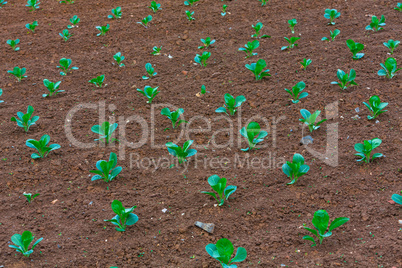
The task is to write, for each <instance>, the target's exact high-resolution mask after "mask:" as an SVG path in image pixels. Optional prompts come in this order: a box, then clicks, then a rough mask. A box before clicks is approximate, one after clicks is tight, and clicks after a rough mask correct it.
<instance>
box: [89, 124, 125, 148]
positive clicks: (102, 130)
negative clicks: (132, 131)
mask: <svg viewBox="0 0 402 268" xmlns="http://www.w3.org/2000/svg"><path fill="white" fill-rule="evenodd" d="M117 126H118V124H117V123H114V124H110V123H109V122H107V121H105V122H103V123H102V125H94V126H92V127H91V131H92V132H94V133H96V134H98V135H99V139H95V141H100V142H103V143H105V144H106V145H107V144H109V143H111V142H114V141H119V140H118V139H115V138H113V132H114V131H115V130H116V129H117Z"/></svg>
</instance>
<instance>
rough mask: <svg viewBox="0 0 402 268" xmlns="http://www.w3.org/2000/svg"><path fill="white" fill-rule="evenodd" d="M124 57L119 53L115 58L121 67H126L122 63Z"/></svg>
mask: <svg viewBox="0 0 402 268" xmlns="http://www.w3.org/2000/svg"><path fill="white" fill-rule="evenodd" d="M124 58H125V57H124V56H122V55H121V52H117V53H116V54H115V55H114V56H113V59H114V60H115V61H116V62H117V64H118V65H119V67H124V66H125V65H124V63H122V61H123V60H124Z"/></svg>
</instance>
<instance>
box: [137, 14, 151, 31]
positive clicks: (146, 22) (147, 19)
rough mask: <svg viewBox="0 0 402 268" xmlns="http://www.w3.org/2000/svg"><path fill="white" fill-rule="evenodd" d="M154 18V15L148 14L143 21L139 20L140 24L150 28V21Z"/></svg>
mask: <svg viewBox="0 0 402 268" xmlns="http://www.w3.org/2000/svg"><path fill="white" fill-rule="evenodd" d="M151 20H152V16H151V15H148V16H146V17H145V18H143V19H142V20H141V21H139V22H137V23H138V24H141V25H142V26H144V27H145V28H148V23H149V22H150V21H151Z"/></svg>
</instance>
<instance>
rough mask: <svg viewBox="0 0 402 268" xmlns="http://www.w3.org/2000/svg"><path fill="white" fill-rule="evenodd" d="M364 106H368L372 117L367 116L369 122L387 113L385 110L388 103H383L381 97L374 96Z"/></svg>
mask: <svg viewBox="0 0 402 268" xmlns="http://www.w3.org/2000/svg"><path fill="white" fill-rule="evenodd" d="M363 104H364V105H366V107H367V108H368V109H369V111H370V113H371V115H368V116H367V118H368V119H369V120H372V119H375V118H376V117H377V116H379V115H380V114H382V113H385V112H387V110H384V108H385V107H387V106H388V102H381V100H380V97H378V96H377V95H374V96H372V97H371V98H370V100H369V103H366V102H363Z"/></svg>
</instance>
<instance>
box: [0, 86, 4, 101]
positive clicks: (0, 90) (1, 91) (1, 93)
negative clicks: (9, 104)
mask: <svg viewBox="0 0 402 268" xmlns="http://www.w3.org/2000/svg"><path fill="white" fill-rule="evenodd" d="M1 95H3V90H2V89H1V88H0V96H1ZM3 102H4V101H3V100H0V103H3Z"/></svg>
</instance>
